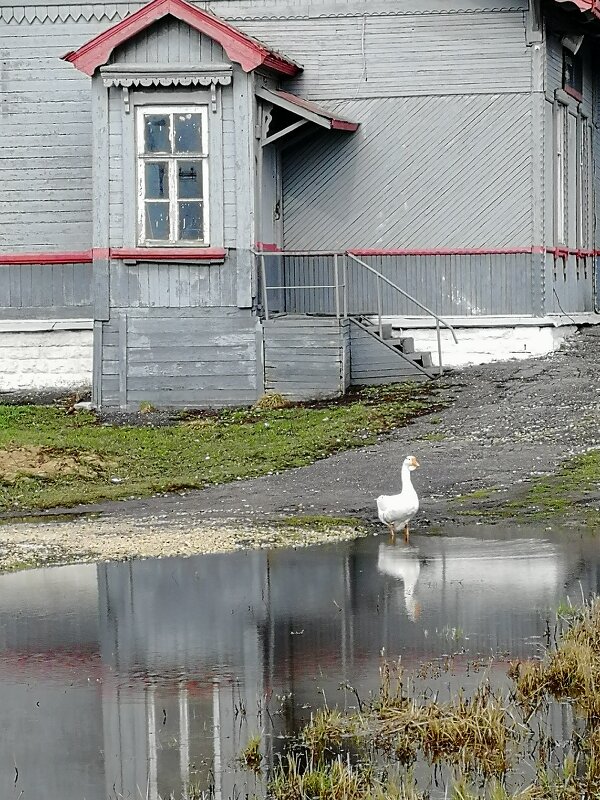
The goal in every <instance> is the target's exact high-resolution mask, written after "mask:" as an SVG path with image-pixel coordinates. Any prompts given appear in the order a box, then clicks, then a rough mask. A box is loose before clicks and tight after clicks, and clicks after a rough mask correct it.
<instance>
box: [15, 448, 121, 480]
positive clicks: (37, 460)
mask: <svg viewBox="0 0 600 800" xmlns="http://www.w3.org/2000/svg"><path fill="white" fill-rule="evenodd" d="M111 466H112V462H110V461H109V460H107V459H103V458H101V457H100V456H99V455H97V454H95V453H85V452H75V451H73V452H71V451H68V450H59V449H57V448H54V447H39V446H34V445H29V446H26V447H11V448H6V449H2V450H0V483H5V484H11V483H15V482H16V481H18V480H19V479H20V478H37V479H39V480H47V481H52V480H56V479H57V478H60V477H63V476H65V475H75V476H78V477H81V478H95V477H97V476H98V475H99V474H103V473H105V472H106V471H107V470H109V469H110V468H111Z"/></svg>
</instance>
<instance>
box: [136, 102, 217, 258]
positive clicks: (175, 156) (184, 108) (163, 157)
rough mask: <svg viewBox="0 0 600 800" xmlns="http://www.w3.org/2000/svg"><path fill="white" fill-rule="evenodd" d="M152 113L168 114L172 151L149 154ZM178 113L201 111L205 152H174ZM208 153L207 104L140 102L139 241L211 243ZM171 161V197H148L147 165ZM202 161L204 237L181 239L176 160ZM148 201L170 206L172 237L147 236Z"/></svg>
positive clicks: (144, 243)
mask: <svg viewBox="0 0 600 800" xmlns="http://www.w3.org/2000/svg"><path fill="white" fill-rule="evenodd" d="M152 114H169V115H170V116H171V125H170V126H169V138H170V141H171V153H170V154H168V153H146V151H145V141H144V129H145V126H144V117H146V116H149V115H152ZM177 114H199V115H200V116H201V120H202V145H203V148H204V149H203V151H202V153H174V152H173V147H172V141H173V139H172V137H173V135H174V127H175V126H174V125H173V117H174V116H175V115H177ZM209 155H210V146H209V139H208V106H207V105H200V104H198V105H139V106H137V109H136V169H137V188H138V192H137V225H138V237H137V238H138V244H139V245H141V246H144V247H198V246H200V247H206V246H208V245H210V189H209V187H210V181H209V170H210V163H209ZM158 161H160V162H165V161H166V162H168V165H169V166H168V170H169V199H168V201H161V200H158V201H156V200H150V201H149V200H147V199H146V176H145V169H144V165H145V164H146V163H148V162H158ZM178 161H201V162H202V231H203V234H204V238H202V239H179V238H178V236H177V234H178V231H179V198H178V196H177V162H178ZM147 202H164V203H165V205H166V204H167V203H168V205H169V238H168V239H149V238H146V235H145V229H146V220H145V211H146V203H147Z"/></svg>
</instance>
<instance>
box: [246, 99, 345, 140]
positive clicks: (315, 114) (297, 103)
mask: <svg viewBox="0 0 600 800" xmlns="http://www.w3.org/2000/svg"><path fill="white" fill-rule="evenodd" d="M256 96H257V97H260V99H261V100H265V101H266V102H267V103H271V105H274V106H277V107H278V108H281V109H283V110H284V111H287V112H288V113H290V114H293V115H294V116H296V117H299V118H300V120H301V121H302V122H314V124H315V125H319V126H320V127H321V128H326V129H327V130H334V131H347V132H349V133H354V131H356V130H358V126H359V123H358V122H352V120H349V119H346V118H345V117H342V116H340V115H339V114H336V113H335V112H333V111H328V110H327V109H325V108H322V107H321V106H319V105H317V104H316V103H311V102H310V101H309V100H304V98H302V97H298V95H295V94H292V93H291V92H284V91H283V90H282V89H275V90H271V89H264V88H263V89H257V90H256ZM296 127H298V124H295V125H292V126H290V128H296ZM284 132H287V128H286V129H284V131H279V132H278V133H276V134H273V135H272V136H268V137H267V139H266V140H265V143H267V144H268V143H270V142H271V141H273V139H274V137H275V136H276V137H277V138H279V137H280V136H282V135H284Z"/></svg>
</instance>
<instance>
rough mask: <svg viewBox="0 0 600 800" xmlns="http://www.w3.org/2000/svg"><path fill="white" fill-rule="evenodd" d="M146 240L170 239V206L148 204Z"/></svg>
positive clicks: (166, 204)
mask: <svg viewBox="0 0 600 800" xmlns="http://www.w3.org/2000/svg"><path fill="white" fill-rule="evenodd" d="M146 239H165V240H166V241H168V239H169V204H168V203H146Z"/></svg>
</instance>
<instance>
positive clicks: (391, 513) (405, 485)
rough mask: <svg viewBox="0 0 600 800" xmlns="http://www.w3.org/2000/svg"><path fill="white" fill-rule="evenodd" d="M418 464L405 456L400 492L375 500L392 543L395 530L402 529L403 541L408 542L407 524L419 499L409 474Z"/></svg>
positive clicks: (410, 457) (380, 517)
mask: <svg viewBox="0 0 600 800" xmlns="http://www.w3.org/2000/svg"><path fill="white" fill-rule="evenodd" d="M418 466H419V462H418V461H417V459H416V458H415V457H414V456H406V458H405V459H404V461H403V462H402V473H401V477H402V491H401V492H400V494H391V495H387V494H382V495H380V496H379V497H378V498H377V514H378V515H379V519H380V520H381V521H382V522H383V524H384V525H387V526H388V528H389V530H390V534H391V536H392V541H394V540H395V538H396V529H397V528H403V529H404V541H405V542H408V536H409V533H408V523H409V522H410V520H411V519H412V518H413V517H414V515H415V514H416V513H417V511H418V510H419V498H418V497H417V493H416V492H415V489H414V486H413V485H412V483H411V480H410V473H411V472H412V471H413V470H415V469H417V467H418Z"/></svg>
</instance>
